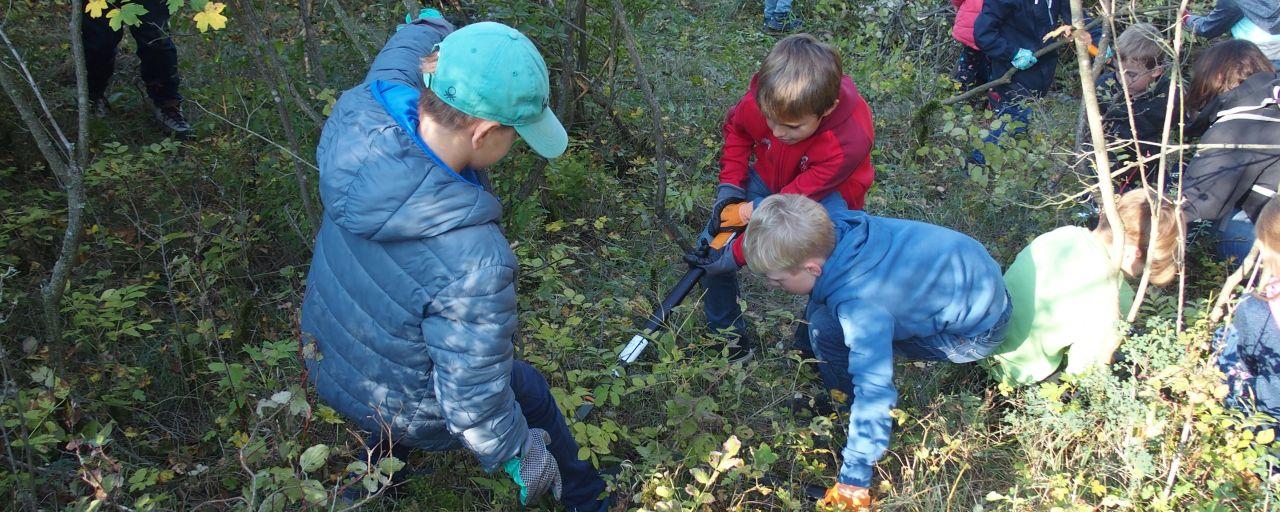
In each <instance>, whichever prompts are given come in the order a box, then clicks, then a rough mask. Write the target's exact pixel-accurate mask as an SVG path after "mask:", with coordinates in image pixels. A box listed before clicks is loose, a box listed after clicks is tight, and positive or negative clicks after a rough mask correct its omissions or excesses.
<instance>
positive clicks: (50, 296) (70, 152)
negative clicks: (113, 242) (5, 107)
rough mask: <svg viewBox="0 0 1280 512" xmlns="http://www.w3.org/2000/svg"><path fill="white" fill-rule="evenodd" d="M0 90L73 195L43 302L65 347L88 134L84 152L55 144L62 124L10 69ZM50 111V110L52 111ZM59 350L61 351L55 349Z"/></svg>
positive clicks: (81, 99) (1, 71)
mask: <svg viewBox="0 0 1280 512" xmlns="http://www.w3.org/2000/svg"><path fill="white" fill-rule="evenodd" d="M71 8H72V11H73V14H72V18H71V25H72V27H73V29H72V42H71V45H72V48H73V51H74V49H75V48H78V47H80V48H82V47H83V40H82V39H81V35H80V31H79V29H78V24H79V22H80V18H79V16H78V14H80V13H82V11H83V6H82V5H81V2H80V0H72V6H71ZM0 36H3V37H0V39H3V40H4V43H5V46H7V47H8V49H9V51H10V53H11V54H12V55H13V56H14V59H15V61H16V64H17V65H18V67H19V68H20V69H24V70H25V69H26V64H25V63H24V62H22V57H21V55H20V54H19V53H18V51H17V48H14V47H13V45H12V42H11V41H10V40H9V38H8V35H7V34H4V33H3V29H2V28H0ZM75 58H76V60H77V66H76V83H77V96H78V97H77V101H78V103H79V106H80V112H79V117H78V118H77V120H78V123H80V125H81V126H82V127H83V126H84V125H86V124H88V121H87V117H86V111H87V108H86V105H87V104H88V99H87V93H86V92H85V91H86V88H85V86H84V84H85V74H84V73H83V70H84V58H83V53H80V54H77V55H76V56H75ZM27 82H28V85H29V86H30V87H31V90H32V93H33V94H35V95H37V97H38V96H39V94H40V88H39V86H38V85H37V84H36V83H35V81H34V79H32V78H31V77H27ZM0 87H2V88H3V89H4V91H5V93H6V94H8V96H9V99H10V100H11V101H12V102H13V106H14V108H15V109H16V110H17V111H18V116H19V117H20V118H21V119H22V122H23V124H25V125H26V128H27V130H28V131H30V132H31V137H32V138H33V139H35V143H36V147H37V148H38V149H39V150H40V153H41V154H42V155H43V156H44V158H45V161H46V162H47V163H48V165H49V169H50V170H52V171H53V174H54V175H55V176H56V177H57V178H58V181H60V182H61V183H62V187H63V189H64V190H65V191H66V194H67V225H66V227H65V228H64V229H63V232H62V247H61V249H60V250H59V251H58V259H57V260H56V261H55V262H54V264H53V270H52V271H51V272H50V273H49V279H48V280H46V281H45V282H44V283H42V284H41V285H40V302H41V305H42V306H43V308H44V323H45V335H46V336H47V337H48V339H47V340H46V341H47V342H48V343H49V344H50V345H51V346H59V345H60V342H61V339H62V316H61V304H62V295H63V292H64V291H65V290H66V287H67V282H68V280H69V279H70V277H71V267H72V266H73V265H74V264H75V257H76V253H77V250H78V249H79V247H80V238H81V236H82V234H83V231H84V229H83V224H84V207H85V194H84V168H83V166H82V165H80V162H79V161H77V157H76V156H74V155H82V157H80V158H84V159H87V158H88V149H87V147H86V146H87V143H86V140H87V132H86V130H84V129H83V128H82V129H81V133H80V134H79V135H78V136H77V141H78V144H77V145H78V146H80V147H78V148H73V147H70V146H71V144H70V143H69V142H68V141H66V139H65V138H61V141H60V143H61V145H62V147H58V146H56V145H55V144H56V143H55V141H53V140H52V139H50V135H49V133H48V132H46V131H45V130H46V128H48V129H52V130H53V131H54V133H57V134H59V135H60V137H61V133H62V131H61V129H59V128H58V123H57V120H55V119H53V118H52V116H49V115H48V114H46V117H47V119H44V120H43V122H42V120H41V119H40V118H39V117H38V116H37V115H36V112H35V109H34V108H32V106H31V103H30V101H29V100H27V98H26V96H25V95H24V94H23V93H22V90H21V87H20V86H19V84H18V82H17V80H15V78H14V76H13V75H12V74H10V72H9V67H8V66H5V65H2V64H0ZM46 112H47V111H46ZM55 352H56V350H55ZM56 359H57V360H58V361H59V362H58V363H55V365H57V366H61V360H62V358H61V357H59V358H56Z"/></svg>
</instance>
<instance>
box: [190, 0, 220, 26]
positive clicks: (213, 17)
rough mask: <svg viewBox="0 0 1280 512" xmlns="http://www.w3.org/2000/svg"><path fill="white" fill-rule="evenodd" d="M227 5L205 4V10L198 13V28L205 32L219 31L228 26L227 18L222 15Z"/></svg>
mask: <svg viewBox="0 0 1280 512" xmlns="http://www.w3.org/2000/svg"><path fill="white" fill-rule="evenodd" d="M226 7H227V5H226V4H224V3H222V2H209V3H207V4H204V10H203V11H200V12H198V13H196V15H195V17H194V18H193V19H195V21H196V28H198V29H200V31H201V32H204V31H206V30H209V29H213V30H219V29H222V28H224V27H226V26H227V17H226V16H223V15H222V9H224V8H226Z"/></svg>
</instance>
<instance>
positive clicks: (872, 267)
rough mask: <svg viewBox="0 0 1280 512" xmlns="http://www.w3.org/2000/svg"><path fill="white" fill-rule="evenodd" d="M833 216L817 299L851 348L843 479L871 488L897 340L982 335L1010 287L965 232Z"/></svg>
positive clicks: (893, 399)
mask: <svg viewBox="0 0 1280 512" xmlns="http://www.w3.org/2000/svg"><path fill="white" fill-rule="evenodd" d="M1059 1H1064V0H1059ZM831 220H832V222H833V223H835V227H836V248H835V250H834V251H833V252H832V253H831V257H830V258H827V262H826V263H825V264H824V265H823V266H822V275H820V276H818V280H817V282H815V283H814V288H813V292H812V294H811V295H810V299H809V300H810V301H812V303H813V304H815V305H823V306H825V307H826V308H827V309H828V310H829V311H831V312H832V313H833V314H834V315H835V316H836V318H837V320H839V322H840V327H841V330H843V331H844V343H845V345H846V346H848V347H849V361H848V364H849V374H850V375H851V376H852V377H853V403H852V404H851V406H850V411H849V435H848V441H847V442H846V444H845V448H844V451H843V452H842V453H841V455H842V457H843V459H844V462H843V465H842V466H841V467H840V482H841V483H846V484H852V485H859V486H862V487H867V486H869V485H870V484H871V466H872V465H874V464H875V463H876V461H878V460H880V457H881V456H882V455H884V451H885V449H886V448H888V446H889V430H890V428H891V426H892V420H890V419H889V410H890V409H892V408H893V407H894V404H896V403H897V400H898V389H897V388H896V387H894V384H893V342H894V341H895V340H903V339H909V338H923V337H928V336H934V335H937V334H941V333H949V334H956V335H960V336H965V337H973V336H977V335H979V334H982V333H984V332H986V331H989V330H991V329H992V328H993V327H995V324H996V322H998V321H999V320H1000V318H1001V316H1002V315H1003V314H1004V312H1005V309H1006V308H1007V307H1008V295H1007V292H1005V287H1004V276H1003V275H1002V274H1001V272H1000V265H998V264H996V262H995V260H993V259H991V255H990V254H988V253H987V250H986V248H985V247H983V246H982V244H980V243H978V241H977V240H974V239H972V238H969V237H968V236H965V235H963V234H961V233H958V232H955V231H952V230H950V229H946V228H942V227H939V226H934V225H930V224H925V223H922V222H913V221H908V220H899V219H888V218H884V217H874V216H871V215H867V213H866V212H862V211H845V212H840V213H837V214H835V215H832V217H831Z"/></svg>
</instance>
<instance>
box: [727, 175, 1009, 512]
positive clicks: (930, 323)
mask: <svg viewBox="0 0 1280 512" xmlns="http://www.w3.org/2000/svg"><path fill="white" fill-rule="evenodd" d="M744 238H745V241H744V246H743V250H744V256H745V259H746V261H747V265H749V266H750V268H751V270H752V271H753V272H755V273H757V274H762V275H764V276H765V277H766V278H768V280H769V284H770V285H771V286H773V287H775V288H781V289H782V290H785V291H786V292H788V293H793V294H797V295H809V306H808V308H807V311H806V312H805V317H806V320H807V321H808V323H809V329H808V330H807V331H806V332H804V333H803V334H804V335H805V336H807V337H808V342H809V344H810V346H811V347H812V348H813V351H814V353H815V355H816V356H817V358H818V360H819V372H820V373H821V375H822V381H823V385H824V386H825V387H826V388H827V389H828V390H829V392H830V393H831V394H832V395H833V397H834V398H836V399H837V401H838V402H845V403H849V407H850V419H849V433H848V442H847V444H846V445H845V448H844V451H843V452H842V456H843V459H844V462H843V465H842V466H841V468H840V475H839V478H838V482H837V484H836V485H835V486H834V487H832V488H831V489H829V490H828V491H827V497H826V499H825V500H824V501H826V503H827V504H829V505H845V506H865V505H866V504H868V503H869V502H870V495H869V493H868V491H867V488H868V487H869V486H870V485H871V467H872V466H873V465H874V464H875V463H876V461H877V460H879V459H880V457H881V456H882V455H884V451H885V449H886V448H887V447H888V444H889V431H890V428H891V426H892V422H891V420H890V418H889V411H890V409H892V408H893V407H894V404H895V403H896V402H897V397H898V392H897V389H896V388H895V387H894V384H893V355H894V354H895V353H897V354H898V355H901V356H904V357H908V358H912V359H925V360H933V361H951V362H954V363H966V362H971V361H976V360H978V359H982V358H983V357H986V356H987V355H988V354H990V353H991V352H992V351H993V350H995V348H996V346H998V345H999V344H1000V342H1001V341H1002V340H1003V339H1004V331H1005V325H1006V324H1007V323H1008V321H1009V316H1010V302H1009V296H1008V293H1007V292H1006V291H1005V288H1004V281H1003V280H1002V279H1001V276H1000V266H999V265H997V264H996V262H995V261H994V260H992V259H991V256H990V255H989V254H988V253H987V251H986V249H985V248H984V247H983V246H982V244H980V243H978V242H977V241H976V240H974V239H972V238H970V237H968V236H965V235H963V234H960V233H957V232H955V231H952V230H949V229H946V228H942V227H938V226H933V225H930V224H925V223H921V222H913V221H907V220H898V219H888V218H883V217H873V216H871V215H867V214H866V212H862V211H836V212H832V213H831V215H830V216H828V212H827V210H826V209H824V208H823V207H822V206H821V205H819V204H818V203H817V202H816V201H814V200H812V199H809V198H808V197H805V196H802V195H796V194H778V195H773V196H769V197H768V198H765V199H764V201H762V202H761V203H760V207H759V209H757V210H756V211H755V212H754V215H753V216H752V218H751V221H750V222H749V223H748V225H747V231H746V234H745V235H744Z"/></svg>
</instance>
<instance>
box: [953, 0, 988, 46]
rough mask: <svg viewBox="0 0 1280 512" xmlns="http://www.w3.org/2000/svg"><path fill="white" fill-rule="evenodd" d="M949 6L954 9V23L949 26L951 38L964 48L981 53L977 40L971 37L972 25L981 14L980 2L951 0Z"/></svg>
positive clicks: (976, 0) (977, 0)
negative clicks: (962, 44)
mask: <svg viewBox="0 0 1280 512" xmlns="http://www.w3.org/2000/svg"><path fill="white" fill-rule="evenodd" d="M951 5H954V6H955V8H956V22H955V24H954V25H952V26H951V37H954V38H956V41H960V42H961V43H964V45H965V46H968V47H970V48H973V49H974V50H979V51H981V50H982V49H981V48H978V40H977V39H975V38H974V37H973V24H974V23H975V22H976V21H977V20H978V15H979V14H981V13H982V0H951Z"/></svg>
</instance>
